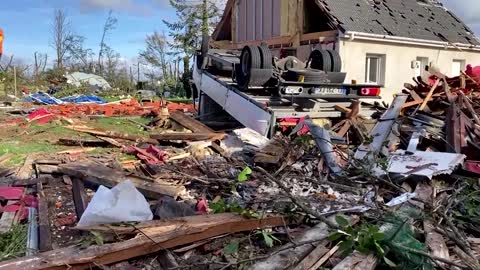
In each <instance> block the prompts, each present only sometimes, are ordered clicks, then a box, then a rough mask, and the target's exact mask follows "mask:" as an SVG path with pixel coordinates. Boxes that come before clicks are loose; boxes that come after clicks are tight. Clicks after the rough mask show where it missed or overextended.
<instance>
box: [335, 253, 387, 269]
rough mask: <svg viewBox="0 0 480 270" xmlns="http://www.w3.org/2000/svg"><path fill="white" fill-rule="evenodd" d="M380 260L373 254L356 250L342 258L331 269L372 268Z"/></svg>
mask: <svg viewBox="0 0 480 270" xmlns="http://www.w3.org/2000/svg"><path fill="white" fill-rule="evenodd" d="M379 262H380V260H379V259H378V258H377V256H375V255H374V254H368V255H367V254H363V253H360V252H358V251H355V252H353V254H352V255H350V256H348V257H346V258H345V259H343V260H342V261H341V262H340V263H339V264H337V265H336V266H335V267H334V268H333V270H374V269H375V268H376V267H377V265H378V263H379Z"/></svg>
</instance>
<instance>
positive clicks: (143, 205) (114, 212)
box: [78, 180, 153, 226]
mask: <svg viewBox="0 0 480 270" xmlns="http://www.w3.org/2000/svg"><path fill="white" fill-rule="evenodd" d="M152 218H153V214H152V211H151V210H150V205H149V204H148V202H147V200H146V199H145V197H144V196H143V195H142V193H140V192H139V191H138V190H137V189H136V188H135V186H134V185H133V183H132V182H130V181H128V180H127V181H125V182H123V183H120V184H118V185H116V186H115V187H113V188H112V189H108V188H106V187H104V186H100V187H99V188H98V190H97V192H96V193H95V195H94V196H93V198H92V201H91V202H90V203H89V204H88V206H87V209H85V212H84V213H83V215H82V217H81V218H80V221H79V222H78V226H93V225H97V224H108V223H118V222H127V221H146V220H152Z"/></svg>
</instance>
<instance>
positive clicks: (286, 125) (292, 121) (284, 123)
mask: <svg viewBox="0 0 480 270" xmlns="http://www.w3.org/2000/svg"><path fill="white" fill-rule="evenodd" d="M303 121H305V117H302V118H282V119H280V121H279V124H280V126H281V127H282V132H286V131H288V130H289V129H291V128H293V127H295V126H296V125H298V124H299V123H302V122H303ZM308 132H309V129H308V127H307V125H304V126H303V127H302V128H301V129H300V130H299V131H298V134H299V135H304V134H307V133H308Z"/></svg>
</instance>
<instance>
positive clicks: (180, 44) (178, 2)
mask: <svg viewBox="0 0 480 270" xmlns="http://www.w3.org/2000/svg"><path fill="white" fill-rule="evenodd" d="M169 1H170V5H171V6H172V7H173V8H175V10H176V14H177V18H178V19H177V21H176V22H168V21H165V20H163V23H164V24H165V25H166V26H167V27H168V28H169V30H170V36H171V37H172V38H173V42H171V43H170V44H169V45H170V46H171V48H172V49H173V52H172V54H174V55H177V56H180V55H181V56H182V57H183V74H182V78H181V80H182V85H183V89H184V90H185V91H186V92H191V90H190V84H189V82H188V81H189V79H190V75H191V70H190V59H191V58H192V56H193V54H194V53H195V51H196V50H197V49H199V48H200V44H201V42H202V39H203V37H204V36H209V34H210V32H211V29H213V28H214V26H215V25H216V23H217V21H216V19H217V18H218V17H219V15H220V11H219V9H218V4H219V3H218V2H221V0H220V1H219V0H216V1H213V0H201V1H196V2H192V1H190V0H169Z"/></svg>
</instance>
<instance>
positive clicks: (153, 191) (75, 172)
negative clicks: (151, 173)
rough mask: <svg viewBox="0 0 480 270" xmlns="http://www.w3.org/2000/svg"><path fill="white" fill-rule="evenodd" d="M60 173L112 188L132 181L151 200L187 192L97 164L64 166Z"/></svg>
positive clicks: (182, 188)
mask: <svg viewBox="0 0 480 270" xmlns="http://www.w3.org/2000/svg"><path fill="white" fill-rule="evenodd" d="M59 171H60V172H62V173H64V174H66V175H69V176H71V177H77V178H80V179H82V180H84V181H88V182H91V183H94V184H97V185H104V186H106V187H110V188H111V187H114V186H115V185H117V184H119V183H121V182H123V181H126V180H130V181H131V182H132V183H133V184H134V185H135V187H136V188H137V189H138V190H139V191H140V192H141V193H142V194H143V195H144V196H146V197H148V198H151V199H159V198H160V197H162V196H164V195H167V196H171V197H174V198H176V197H178V195H179V194H182V193H183V192H186V190H185V187H184V186H172V185H168V184H164V183H160V182H158V181H154V180H153V179H149V180H151V181H146V180H145V178H142V179H140V178H138V177H135V176H131V175H130V176H127V175H126V174H125V173H123V172H122V171H119V170H114V169H110V168H108V167H106V166H103V165H100V164H97V163H89V162H87V163H70V164H62V165H60V166H59ZM147 179H148V178H147Z"/></svg>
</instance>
